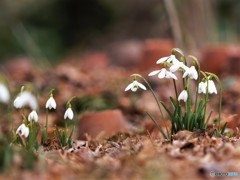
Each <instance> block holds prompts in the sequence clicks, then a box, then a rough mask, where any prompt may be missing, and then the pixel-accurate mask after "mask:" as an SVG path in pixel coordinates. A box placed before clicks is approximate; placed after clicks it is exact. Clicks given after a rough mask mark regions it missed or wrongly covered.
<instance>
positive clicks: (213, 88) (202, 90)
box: [198, 80, 217, 94]
mask: <svg viewBox="0 0 240 180" xmlns="http://www.w3.org/2000/svg"><path fill="white" fill-rule="evenodd" d="M198 93H204V94H206V93H207V81H206V82H200V83H199V85H198ZM208 93H209V94H213V93H215V94H217V88H216V86H215V84H214V82H213V80H208Z"/></svg>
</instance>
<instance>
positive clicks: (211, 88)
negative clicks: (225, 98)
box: [208, 80, 217, 94]
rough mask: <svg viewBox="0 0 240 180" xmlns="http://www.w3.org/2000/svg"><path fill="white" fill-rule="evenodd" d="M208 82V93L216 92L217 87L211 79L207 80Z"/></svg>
mask: <svg viewBox="0 0 240 180" xmlns="http://www.w3.org/2000/svg"><path fill="white" fill-rule="evenodd" d="M208 83H209V84H208V86H209V87H208V89H209V94H212V93H215V94H217V89H216V86H215V84H214V82H213V80H209V81H208Z"/></svg>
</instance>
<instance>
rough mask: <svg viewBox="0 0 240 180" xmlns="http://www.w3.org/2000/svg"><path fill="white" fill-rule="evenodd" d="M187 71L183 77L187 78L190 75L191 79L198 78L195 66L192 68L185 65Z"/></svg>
mask: <svg viewBox="0 0 240 180" xmlns="http://www.w3.org/2000/svg"><path fill="white" fill-rule="evenodd" d="M184 69H185V72H184V74H183V78H185V77H186V76H188V77H189V78H190V79H195V80H197V79H198V73H197V70H196V69H195V66H191V67H190V68H188V67H185V68H184Z"/></svg>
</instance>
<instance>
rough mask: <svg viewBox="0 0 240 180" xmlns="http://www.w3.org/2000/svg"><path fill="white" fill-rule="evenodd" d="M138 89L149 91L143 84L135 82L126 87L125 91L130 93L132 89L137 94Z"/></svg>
mask: <svg viewBox="0 0 240 180" xmlns="http://www.w3.org/2000/svg"><path fill="white" fill-rule="evenodd" d="M138 87H140V88H141V89H143V90H147V88H146V87H145V86H144V85H143V84H141V83H139V82H137V81H136V80H135V81H133V82H132V83H131V84H129V85H128V86H127V87H126V89H125V91H128V90H130V89H131V90H132V91H133V92H136V91H137V89H138Z"/></svg>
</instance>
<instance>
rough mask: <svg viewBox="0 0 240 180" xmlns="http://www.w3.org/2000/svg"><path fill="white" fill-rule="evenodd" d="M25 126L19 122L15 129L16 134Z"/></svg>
mask: <svg viewBox="0 0 240 180" xmlns="http://www.w3.org/2000/svg"><path fill="white" fill-rule="evenodd" d="M24 127H25V124H21V125H20V126H19V127H18V128H17V130H16V134H18V133H19V132H20V131H22V129H23V128H24Z"/></svg>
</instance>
